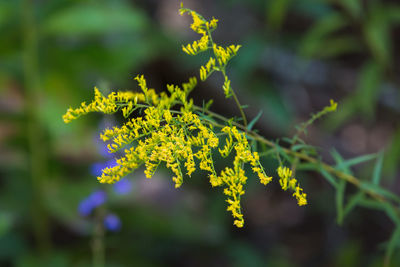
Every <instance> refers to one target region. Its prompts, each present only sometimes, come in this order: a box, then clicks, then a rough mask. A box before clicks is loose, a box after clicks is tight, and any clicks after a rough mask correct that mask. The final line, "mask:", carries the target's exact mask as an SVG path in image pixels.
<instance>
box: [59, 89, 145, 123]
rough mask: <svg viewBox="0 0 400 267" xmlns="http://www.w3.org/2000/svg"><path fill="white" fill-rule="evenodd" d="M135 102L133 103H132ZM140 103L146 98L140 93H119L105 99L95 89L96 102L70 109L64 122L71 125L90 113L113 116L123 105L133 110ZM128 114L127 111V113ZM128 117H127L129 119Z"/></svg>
mask: <svg viewBox="0 0 400 267" xmlns="http://www.w3.org/2000/svg"><path fill="white" fill-rule="evenodd" d="M132 101H133V102H132ZM138 101H144V97H143V95H142V94H140V93H132V92H118V93H115V92H113V93H111V94H110V95H108V97H104V96H103V95H102V94H101V93H100V91H99V90H98V89H97V88H96V87H95V88H94V100H93V101H92V103H90V104H89V105H86V102H82V104H81V106H80V107H79V108H76V109H73V108H69V109H68V110H67V113H66V114H65V115H64V116H63V120H64V122H65V123H69V122H71V121H72V120H75V119H77V118H79V117H80V116H82V115H85V114H88V113H90V112H102V113H105V114H112V113H115V112H117V111H118V110H119V107H120V106H121V105H124V104H127V103H131V104H128V106H129V107H130V108H133V105H134V104H136V103H137V102H138ZM125 114H126V115H127V116H128V114H127V110H126V111H125ZM127 116H126V117H127Z"/></svg>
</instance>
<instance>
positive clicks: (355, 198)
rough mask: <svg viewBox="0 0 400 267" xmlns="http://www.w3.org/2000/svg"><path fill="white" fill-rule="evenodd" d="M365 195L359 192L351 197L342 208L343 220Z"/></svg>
mask: <svg viewBox="0 0 400 267" xmlns="http://www.w3.org/2000/svg"><path fill="white" fill-rule="evenodd" d="M364 196H365V193H364V192H363V191H359V192H357V193H356V194H354V195H352V196H351V197H350V199H349V201H348V202H347V205H346V206H345V207H344V211H343V219H344V217H346V216H347V215H348V214H349V213H350V212H351V211H352V210H353V209H354V208H355V207H356V206H357V205H358V204H359V202H360V201H361V200H362V199H363V198H364Z"/></svg>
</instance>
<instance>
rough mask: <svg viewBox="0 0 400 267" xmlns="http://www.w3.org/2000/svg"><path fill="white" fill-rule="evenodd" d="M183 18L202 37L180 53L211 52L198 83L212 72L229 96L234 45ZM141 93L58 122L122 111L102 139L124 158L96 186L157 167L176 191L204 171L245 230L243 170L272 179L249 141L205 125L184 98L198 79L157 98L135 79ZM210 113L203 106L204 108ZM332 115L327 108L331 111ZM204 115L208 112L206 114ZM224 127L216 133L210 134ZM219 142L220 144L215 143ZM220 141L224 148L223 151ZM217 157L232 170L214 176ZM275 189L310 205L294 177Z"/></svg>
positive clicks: (98, 96) (288, 175)
mask: <svg viewBox="0 0 400 267" xmlns="http://www.w3.org/2000/svg"><path fill="white" fill-rule="evenodd" d="M180 12H181V14H183V13H185V12H187V13H189V14H190V15H191V16H192V17H193V23H192V25H191V28H192V29H193V30H194V31H195V32H196V33H199V34H201V35H202V38H201V39H200V40H199V41H195V42H194V43H193V44H190V45H187V46H186V47H185V46H184V47H183V50H184V51H185V52H186V53H188V54H190V55H195V54H197V53H200V52H202V51H205V50H208V49H211V48H212V51H213V53H214V57H211V58H210V59H209V61H208V62H207V63H206V64H205V66H202V67H201V68H200V79H201V80H203V81H204V80H206V79H207V78H208V77H209V75H210V74H211V73H212V72H214V71H220V72H222V74H223V76H224V78H225V81H224V85H223V88H224V92H225V94H226V96H229V95H230V94H231V87H230V80H229V79H228V77H227V75H226V74H225V67H226V64H228V62H229V60H230V59H231V58H232V57H233V56H235V55H236V53H237V51H238V49H239V48H240V46H239V45H236V46H235V45H231V46H228V47H226V48H223V47H221V46H217V45H216V44H214V43H213V42H212V38H211V35H210V32H211V31H213V30H214V29H215V28H216V27H217V20H216V19H214V18H213V19H212V20H210V21H206V20H205V19H204V18H203V17H202V16H200V15H199V14H197V13H196V12H194V11H191V10H189V9H184V8H181V9H180ZM135 80H136V81H137V83H138V86H139V88H140V89H141V92H136V93H133V92H118V93H115V92H113V93H110V94H109V95H108V96H104V95H103V94H102V93H100V91H99V90H98V89H97V88H95V89H94V99H93V101H92V102H91V103H90V104H88V105H87V104H86V103H85V102H83V103H82V104H81V105H80V106H79V107H78V108H76V109H72V108H69V109H68V110H67V112H66V114H65V115H64V116H63V119H64V122H65V123H69V122H71V121H72V120H74V119H77V118H79V117H80V116H82V115H85V114H87V113H90V112H101V113H105V114H112V113H115V112H118V111H121V112H122V114H123V116H124V117H125V118H127V121H126V122H125V123H124V124H123V125H122V126H120V127H113V128H111V129H105V130H104V131H103V132H102V133H101V135H100V138H101V139H102V140H103V141H104V142H107V143H108V145H107V147H108V149H109V151H110V152H112V153H115V152H117V151H120V150H123V152H124V154H123V156H122V157H120V158H118V159H117V165H116V166H114V167H109V168H105V169H103V170H102V174H101V176H99V177H98V180H99V181H100V182H101V183H114V182H116V181H119V180H120V179H121V178H123V177H124V176H126V175H127V174H129V173H131V172H133V171H134V170H136V169H137V168H139V167H140V166H144V167H145V171H144V173H145V175H146V177H147V178H151V177H152V176H153V175H154V173H155V171H156V170H157V168H158V166H160V164H162V165H165V166H166V167H167V168H168V169H169V170H171V172H172V173H173V177H172V180H173V182H174V183H175V187H176V188H178V187H180V186H181V185H182V183H183V177H184V174H187V175H188V176H191V174H192V173H193V172H194V171H195V170H196V169H200V170H203V171H206V173H207V176H208V179H209V181H210V184H211V185H212V186H213V187H217V186H223V187H224V190H223V193H224V195H226V197H227V199H226V202H227V203H228V207H227V210H228V211H230V212H231V213H232V216H233V218H234V225H236V226H237V227H243V225H244V219H243V214H242V211H241V203H240V201H241V196H242V195H243V194H244V193H245V190H244V186H245V184H246V181H247V176H246V172H245V165H246V164H247V165H249V167H250V168H251V169H252V171H253V172H254V173H255V174H256V175H257V176H258V178H259V180H260V183H261V184H264V185H267V184H268V183H269V182H271V180H272V177H270V176H267V175H266V173H265V171H264V168H263V167H262V165H261V163H260V157H259V154H258V153H257V152H255V151H254V152H253V151H251V147H250V145H249V142H248V140H247V137H246V134H245V133H244V132H240V131H239V130H238V129H237V128H236V127H235V126H221V125H220V124H218V123H215V121H213V120H211V119H210V118H208V117H206V116H204V114H201V116H199V115H197V114H195V113H194V112H195V111H197V110H198V109H197V108H195V107H194V106H193V100H192V99H188V94H189V93H190V92H191V91H192V90H193V89H194V87H195V86H196V85H197V79H196V78H194V77H193V78H190V79H189V82H187V83H184V84H182V86H181V87H179V86H176V85H167V92H161V93H159V94H158V93H156V91H155V90H154V89H151V88H148V86H147V82H146V79H145V78H144V76H143V75H138V76H136V78H135ZM206 106H207V105H206ZM334 108H336V106H335V102H331V107H330V109H334ZM205 109H207V107H206V108H205ZM135 110H140V111H141V112H140V113H139V114H141V115H140V116H136V117H133V118H132V117H131V115H132V113H133V112H134V111H135ZM213 122H214V125H215V126H216V127H221V128H222V129H221V130H220V131H216V130H215V129H214V128H213ZM217 132H218V135H221V137H220V138H218V137H217ZM220 139H221V140H222V141H225V142H224V145H223V146H222V145H221V142H220ZM216 151H219V154H220V155H221V156H222V157H224V158H227V157H228V156H229V155H230V154H231V153H232V152H233V151H234V159H233V164H232V166H230V167H225V168H224V169H223V170H222V171H220V173H219V174H217V172H216V170H215V167H214V160H213V155H215V152H216ZM278 175H279V177H280V181H279V182H280V184H281V186H282V189H283V190H287V189H291V190H293V191H294V193H293V196H295V197H296V198H297V202H298V204H299V205H305V204H307V200H306V194H305V193H303V192H302V191H303V190H302V189H301V188H300V186H299V183H298V182H297V180H296V179H295V178H292V171H291V170H290V169H288V168H286V167H284V168H282V167H279V168H278Z"/></svg>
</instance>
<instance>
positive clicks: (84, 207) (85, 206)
mask: <svg viewBox="0 0 400 267" xmlns="http://www.w3.org/2000/svg"><path fill="white" fill-rule="evenodd" d="M92 210H93V205H92V203H91V202H90V201H89V199H87V198H85V199H84V200H82V201H81V203H79V206H78V212H79V214H80V215H81V216H88V215H89V214H90V213H91V212H92Z"/></svg>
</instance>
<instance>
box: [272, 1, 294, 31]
mask: <svg viewBox="0 0 400 267" xmlns="http://www.w3.org/2000/svg"><path fill="white" fill-rule="evenodd" d="M290 2H291V0H274V1H269V2H268V3H269V5H268V9H267V20H268V25H270V26H271V27H273V28H274V29H279V28H280V27H281V25H282V22H283V21H284V20H285V17H286V14H287V11H288V8H289V6H290Z"/></svg>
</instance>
